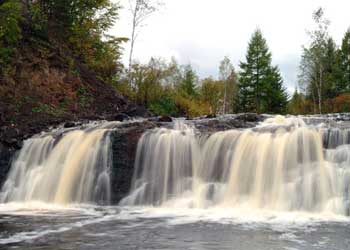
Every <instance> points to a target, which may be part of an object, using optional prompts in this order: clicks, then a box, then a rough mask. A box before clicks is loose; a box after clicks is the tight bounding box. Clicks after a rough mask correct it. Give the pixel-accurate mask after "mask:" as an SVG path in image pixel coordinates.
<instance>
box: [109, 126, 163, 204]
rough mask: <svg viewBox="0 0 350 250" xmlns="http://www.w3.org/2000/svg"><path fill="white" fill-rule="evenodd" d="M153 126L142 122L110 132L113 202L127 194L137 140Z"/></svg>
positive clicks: (132, 171)
mask: <svg viewBox="0 0 350 250" xmlns="http://www.w3.org/2000/svg"><path fill="white" fill-rule="evenodd" d="M155 127H156V125H155V123H152V122H142V123H136V124H132V125H129V126H128V127H125V128H121V129H118V130H116V131H113V132H112V134H111V142H112V158H113V167H112V174H111V183H112V203H113V204H117V203H118V202H119V201H120V200H121V199H122V198H124V197H125V196H126V195H127V194H128V192H129V190H130V187H131V181H132V177H133V173H134V161H135V155H136V150H137V145H138V141H139V139H140V137H141V136H142V134H143V133H144V132H145V131H146V130H148V129H152V128H155Z"/></svg>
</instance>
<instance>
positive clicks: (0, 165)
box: [0, 143, 16, 187]
mask: <svg viewBox="0 0 350 250" xmlns="http://www.w3.org/2000/svg"><path fill="white" fill-rule="evenodd" d="M15 153H16V150H15V149H13V148H11V147H6V146H5V145H3V144H2V143H0V187H1V186H2V185H3V183H4V181H5V180H6V177H7V174H8V172H9V170H10V166H11V159H12V158H13V156H14V155H15Z"/></svg>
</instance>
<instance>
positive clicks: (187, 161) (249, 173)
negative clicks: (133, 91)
mask: <svg viewBox="0 0 350 250" xmlns="http://www.w3.org/2000/svg"><path fill="white" fill-rule="evenodd" d="M342 131H343V132H339V129H325V128H321V127H317V126H309V125H306V124H305V123H304V121H303V120H302V119H301V118H293V117H291V118H284V117H280V116H278V117H275V118H270V119H267V120H266V121H265V122H264V123H262V124H260V125H259V126H257V127H256V128H253V129H247V130H230V131H225V132H217V133H214V134H212V135H211V136H210V137H209V138H208V139H206V140H204V142H203V140H202V138H199V137H198V136H196V131H195V130H194V129H192V128H190V127H188V126H186V125H182V126H179V125H177V126H176V128H174V129H164V128H162V129H155V130H153V131H149V132H147V133H145V134H144V135H143V137H142V139H141V140H140V141H139V145H138V151H137V158H136V162H135V173H134V177H133V184H132V187H131V192H130V195H129V196H127V197H126V198H125V199H123V200H122V201H121V205H128V206H133V205H157V206H180V207H195V208H207V207H224V208H225V207H227V208H243V209H266V210H273V211H305V212H311V213H327V212H328V213H334V214H339V215H349V214H350V212H349V210H350V205H349V201H350V145H347V143H349V136H348V135H349V133H348V132H344V131H345V130H342Z"/></svg>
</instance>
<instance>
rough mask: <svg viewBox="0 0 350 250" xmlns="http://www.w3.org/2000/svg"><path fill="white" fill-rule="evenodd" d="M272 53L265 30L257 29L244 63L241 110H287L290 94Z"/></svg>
mask: <svg viewBox="0 0 350 250" xmlns="http://www.w3.org/2000/svg"><path fill="white" fill-rule="evenodd" d="M271 57H272V56H271V53H270V52H269V48H268V46H267V42H266V40H265V38H264V37H263V35H262V33H261V31H260V30H259V29H258V30H256V31H255V32H254V34H253V36H252V38H251V40H250V42H249V45H248V51H247V55H246V62H241V63H240V68H241V73H240V78H239V103H240V107H241V111H244V112H258V113H280V112H284V111H285V107H286V103H287V95H286V93H285V89H284V88H283V81H282V77H281V75H280V72H279V69H278V67H273V66H272V65H271Z"/></svg>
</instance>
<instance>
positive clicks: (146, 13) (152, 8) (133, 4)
mask: <svg viewBox="0 0 350 250" xmlns="http://www.w3.org/2000/svg"><path fill="white" fill-rule="evenodd" d="M129 4H130V11H131V14H132V31H131V38H130V54H129V68H131V65H132V59H133V53H134V46H135V41H136V39H137V37H138V35H139V30H140V28H141V27H142V25H144V22H145V21H146V19H147V18H148V17H150V16H151V15H152V14H153V13H154V12H156V11H157V10H158V8H159V6H160V5H161V3H160V2H155V1H153V0H129Z"/></svg>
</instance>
